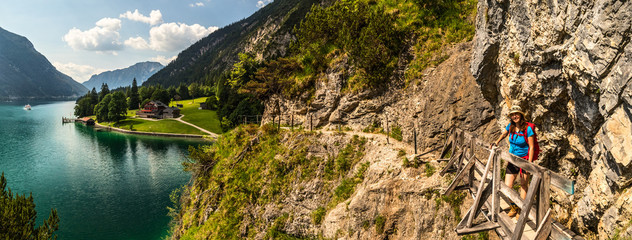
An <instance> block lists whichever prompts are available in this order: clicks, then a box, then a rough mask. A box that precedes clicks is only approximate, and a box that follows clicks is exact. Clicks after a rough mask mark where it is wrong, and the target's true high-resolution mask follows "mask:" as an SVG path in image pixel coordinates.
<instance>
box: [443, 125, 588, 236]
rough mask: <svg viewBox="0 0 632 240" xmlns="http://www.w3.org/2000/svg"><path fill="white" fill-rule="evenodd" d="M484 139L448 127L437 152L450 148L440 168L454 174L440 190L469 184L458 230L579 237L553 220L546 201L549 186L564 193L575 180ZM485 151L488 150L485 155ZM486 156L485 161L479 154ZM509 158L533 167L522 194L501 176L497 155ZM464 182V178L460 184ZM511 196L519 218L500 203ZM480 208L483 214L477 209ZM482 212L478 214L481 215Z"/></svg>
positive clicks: (449, 190) (569, 191)
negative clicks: (468, 198) (469, 199)
mask: <svg viewBox="0 0 632 240" xmlns="http://www.w3.org/2000/svg"><path fill="white" fill-rule="evenodd" d="M488 146H490V144H487V143H485V142H483V141H481V140H479V139H478V138H476V136H475V135H473V134H471V133H467V132H465V131H462V130H460V129H456V128H454V129H452V131H451V134H450V135H449V137H448V139H447V140H446V142H445V144H444V146H443V150H442V151H441V152H440V155H439V158H441V157H443V156H445V155H446V154H447V153H450V155H451V156H450V158H449V159H440V160H447V161H448V164H447V165H446V166H445V168H444V169H443V170H442V171H441V172H440V174H441V175H442V176H443V175H444V174H446V173H447V172H456V175H455V177H454V179H453V180H452V182H451V183H450V185H449V186H448V188H447V189H446V191H445V192H444V193H443V194H444V195H449V194H451V193H452V192H453V191H455V190H469V191H470V193H471V196H472V197H473V198H474V204H473V205H472V206H471V207H470V209H469V211H468V212H467V213H466V214H465V216H464V217H463V220H462V221H461V222H460V223H459V224H458V225H457V227H456V229H455V231H456V232H457V234H458V235H466V234H472V233H477V232H483V231H489V230H495V231H496V233H497V234H498V236H499V237H500V238H502V239H511V240H517V239H528V240H532V239H534V240H540V239H554V240H558V239H569V240H574V239H582V240H583V238H582V237H581V236H578V235H576V234H575V233H573V232H571V231H570V230H568V229H566V228H565V227H564V226H562V225H561V224H559V223H557V222H556V221H554V220H553V216H552V215H553V212H552V209H551V206H550V192H551V189H550V187H551V186H553V187H556V188H559V189H561V190H563V191H564V192H566V193H567V194H574V193H575V182H574V181H571V180H569V179H567V178H566V177H565V176H562V175H560V174H558V173H555V172H552V171H551V170H549V169H547V168H544V167H542V166H539V165H536V164H534V163H531V162H528V161H526V160H524V159H522V158H520V157H517V156H515V155H513V154H510V153H508V152H507V151H501V150H500V149H499V148H496V147H493V148H492V149H489V148H488ZM487 154H489V155H487ZM485 157H486V158H487V161H486V162H482V161H481V159H484V158H485ZM502 160H504V162H510V163H513V164H514V165H516V166H518V167H520V168H522V169H523V170H526V171H528V172H529V173H531V176H532V178H531V182H530V183H529V189H528V191H527V197H526V199H522V198H521V197H520V195H519V194H518V193H517V192H516V191H515V190H513V189H511V188H509V187H508V186H507V185H505V183H504V182H503V181H502V179H501V176H500V168H501V161H502ZM462 183H463V184H462ZM510 202H513V203H515V204H516V205H518V207H520V209H521V213H520V215H519V217H518V219H517V220H514V219H513V218H510V217H509V216H508V215H507V214H506V213H505V212H504V211H502V210H501V209H506V208H508V207H509V203H510ZM481 213H482V214H481ZM479 215H482V217H479Z"/></svg>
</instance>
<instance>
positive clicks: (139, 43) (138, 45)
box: [125, 37, 149, 50]
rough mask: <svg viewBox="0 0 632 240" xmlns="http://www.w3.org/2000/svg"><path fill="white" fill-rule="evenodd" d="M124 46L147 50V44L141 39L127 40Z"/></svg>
mask: <svg viewBox="0 0 632 240" xmlns="http://www.w3.org/2000/svg"><path fill="white" fill-rule="evenodd" d="M125 45H126V46H130V47H132V48H135V49H141V50H144V49H149V44H148V43H147V41H145V39H143V38H142V37H135V38H129V39H127V40H125Z"/></svg>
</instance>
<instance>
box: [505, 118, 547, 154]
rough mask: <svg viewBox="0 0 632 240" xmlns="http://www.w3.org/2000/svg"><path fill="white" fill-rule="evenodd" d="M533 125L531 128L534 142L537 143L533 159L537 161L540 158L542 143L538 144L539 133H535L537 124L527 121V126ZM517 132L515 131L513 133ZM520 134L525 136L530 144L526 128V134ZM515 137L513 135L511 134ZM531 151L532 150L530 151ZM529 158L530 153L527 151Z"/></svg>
mask: <svg viewBox="0 0 632 240" xmlns="http://www.w3.org/2000/svg"><path fill="white" fill-rule="evenodd" d="M528 127H531V130H533V138H534V139H533V142H534V145H535V149H533V153H534V154H535V156H533V161H534V162H535V161H536V160H538V155H539V154H540V144H538V134H537V133H535V124H533V123H530V122H527V128H528ZM512 134H515V133H512ZM518 135H522V136H524V141H525V142H526V143H527V144H528V143H529V139H528V137H527V130H526V129H525V134H518ZM510 137H513V136H510ZM529 152H530V151H529ZM527 160H529V154H528V153H527Z"/></svg>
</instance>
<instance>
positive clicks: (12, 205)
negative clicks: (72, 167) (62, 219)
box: [0, 172, 59, 240]
mask: <svg viewBox="0 0 632 240" xmlns="http://www.w3.org/2000/svg"><path fill="white" fill-rule="evenodd" d="M6 187H7V180H6V178H5V177H4V172H3V173H2V176H0V189H1V192H0V239H29V240H30V239H33V240H40V239H41V240H44V239H57V236H56V235H55V231H57V230H58V229H59V216H57V210H55V209H51V212H50V215H49V216H48V219H47V220H44V222H43V224H42V225H40V226H38V227H35V220H36V218H37V212H36V210H35V203H34V202H33V195H32V194H29V196H28V197H27V196H26V195H19V194H16V195H15V196H13V193H12V192H11V189H10V188H9V189H6Z"/></svg>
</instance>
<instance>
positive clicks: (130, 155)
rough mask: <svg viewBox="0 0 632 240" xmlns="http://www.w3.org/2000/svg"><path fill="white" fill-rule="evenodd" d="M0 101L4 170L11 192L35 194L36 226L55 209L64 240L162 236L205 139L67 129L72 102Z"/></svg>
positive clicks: (77, 127)
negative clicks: (187, 168)
mask: <svg viewBox="0 0 632 240" xmlns="http://www.w3.org/2000/svg"><path fill="white" fill-rule="evenodd" d="M25 104H26V102H13V103H0V112H2V114H0V137H1V140H0V172H4V174H5V177H6V178H7V182H8V184H7V186H8V187H9V188H11V190H12V191H13V192H14V193H20V194H24V193H26V194H27V195H28V193H30V192H32V193H33V198H34V199H35V204H36V208H37V214H38V219H37V224H38V225H39V224H41V222H42V220H43V219H44V218H48V215H49V213H50V209H51V208H56V209H57V211H58V214H59V217H60V229H59V231H57V232H56V233H57V234H58V236H59V238H58V239H61V240H67V239H161V238H163V237H164V236H165V235H166V234H167V231H168V225H169V221H170V218H169V217H168V216H167V213H168V210H167V207H169V206H172V203H171V201H170V199H169V194H170V193H171V192H172V191H173V190H174V189H177V188H179V187H181V186H183V185H186V184H187V182H188V181H189V178H190V174H189V173H187V172H184V171H183V170H182V165H181V163H182V161H184V160H185V159H186V156H187V154H188V151H187V149H188V146H190V145H193V146H197V145H200V144H208V143H207V142H200V141H192V140H185V139H174V138H159V137H145V136H135V135H124V134H120V133H115V132H97V131H94V130H93V129H92V128H89V127H86V126H83V125H81V124H74V123H72V124H62V123H61V118H62V117H71V116H72V114H73V107H74V102H48V103H36V102H30V104H31V105H32V106H33V107H32V110H31V111H27V110H24V109H23V106H24V105H25Z"/></svg>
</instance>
